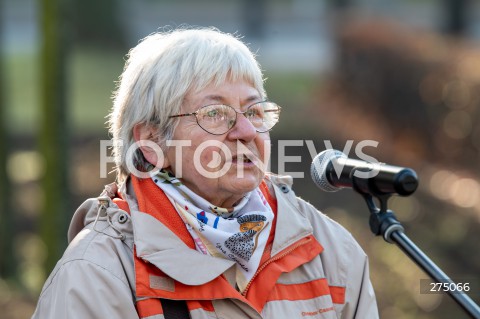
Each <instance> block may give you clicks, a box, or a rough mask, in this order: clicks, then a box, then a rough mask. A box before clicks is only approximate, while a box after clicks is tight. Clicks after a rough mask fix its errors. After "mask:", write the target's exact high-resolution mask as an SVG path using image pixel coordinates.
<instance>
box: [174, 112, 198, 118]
mask: <svg viewBox="0 0 480 319" xmlns="http://www.w3.org/2000/svg"><path fill="white" fill-rule="evenodd" d="M191 115H197V112H193V113H185V114H177V115H170V116H169V117H170V118H172V117H185V116H191Z"/></svg>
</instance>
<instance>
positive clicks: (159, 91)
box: [108, 28, 266, 182]
mask: <svg viewBox="0 0 480 319" xmlns="http://www.w3.org/2000/svg"><path fill="white" fill-rule="evenodd" d="M127 57H128V59H127V61H126V63H125V68H124V71H123V73H122V75H121V76H120V82H119V85H118V88H117V90H116V92H115V94H114V103H113V108H112V111H111V113H110V114H109V116H108V124H109V130H110V133H111V134H112V139H113V156H114V158H115V164H116V167H117V179H118V181H119V182H122V181H124V180H125V178H126V177H127V176H128V175H129V174H130V173H131V172H130V171H129V169H128V167H127V161H128V160H130V161H133V165H134V166H135V167H138V168H139V169H142V168H145V167H146V164H147V162H146V160H145V159H144V157H143V154H142V153H141V151H140V150H139V149H137V150H136V152H135V153H134V155H133V157H134V158H130V159H129V158H127V151H128V149H129V147H131V146H132V145H134V144H135V139H134V137H133V128H134V126H135V125H136V124H140V123H142V124H145V125H154V126H155V127H156V128H158V136H156V141H155V142H156V143H158V144H159V145H161V146H163V147H164V142H165V141H166V140H168V139H171V138H172V136H173V132H174V130H175V127H176V124H177V123H178V120H177V119H171V118H169V117H170V116H171V115H174V114H178V113H179V112H180V109H181V106H182V103H183V102H184V99H185V96H186V95H187V94H188V93H189V92H193V93H198V92H199V91H201V90H202V89H204V88H205V87H207V86H208V85H211V84H213V85H216V86H217V85H221V84H222V83H224V82H226V81H236V80H245V81H247V82H248V83H250V84H251V85H252V86H253V87H254V88H255V89H257V91H258V92H259V94H260V95H261V97H262V98H266V93H265V90H264V87H263V76H262V72H261V69H260V66H259V64H258V62H257V61H256V59H255V56H254V54H253V53H252V52H251V51H250V50H249V49H248V47H247V46H246V45H245V44H244V43H243V42H242V41H241V40H240V39H239V38H238V37H237V36H235V35H231V34H227V33H222V32H220V31H219V30H217V29H215V28H202V29H176V30H173V31H168V32H159V33H154V34H151V35H149V36H147V37H146V38H144V39H143V40H142V41H140V43H139V44H138V45H137V46H136V47H134V48H133V49H131V50H130V52H129V53H128V56H127Z"/></svg>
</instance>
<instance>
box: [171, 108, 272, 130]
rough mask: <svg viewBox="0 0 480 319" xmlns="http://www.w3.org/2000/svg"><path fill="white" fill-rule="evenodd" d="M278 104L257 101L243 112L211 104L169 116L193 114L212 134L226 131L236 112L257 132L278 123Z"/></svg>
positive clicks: (232, 125)
mask: <svg viewBox="0 0 480 319" xmlns="http://www.w3.org/2000/svg"><path fill="white" fill-rule="evenodd" d="M280 110H281V108H280V106H278V105H277V104H275V103H273V102H270V101H262V102H257V103H254V104H252V105H250V106H249V107H247V109H246V110H245V111H243V112H240V111H237V110H236V109H234V108H233V107H231V106H229V105H223V104H211V105H206V106H203V107H201V108H199V109H198V110H197V111H195V112H192V113H185V114H177V115H172V116H170V118H175V117H183V116H192V115H194V116H195V118H196V120H197V124H198V125H199V126H200V127H201V128H202V129H203V130H205V131H206V132H208V133H210V134H213V135H222V134H225V133H227V132H228V131H229V130H230V129H231V128H232V127H234V126H235V123H236V122H237V114H243V115H244V116H245V117H246V118H247V119H248V120H249V121H250V123H252V125H253V126H254V127H255V130H256V131H257V132H259V133H264V132H268V131H270V130H271V129H272V128H273V126H275V124H277V123H278V120H279V116H280Z"/></svg>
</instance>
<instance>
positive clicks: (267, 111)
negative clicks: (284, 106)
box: [33, 29, 378, 319]
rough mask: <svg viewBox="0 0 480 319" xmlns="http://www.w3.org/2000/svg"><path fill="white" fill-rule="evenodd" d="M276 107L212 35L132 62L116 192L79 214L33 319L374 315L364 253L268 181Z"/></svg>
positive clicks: (249, 61) (123, 85)
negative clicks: (271, 132)
mask: <svg viewBox="0 0 480 319" xmlns="http://www.w3.org/2000/svg"><path fill="white" fill-rule="evenodd" d="M279 114H280V107H279V106H278V105H277V104H275V103H274V102H270V101H268V100H267V97H266V93H265V91H264V88H263V77H262V73H261V71H260V68H259V65H258V63H257V62H256V60H255V58H254V56H253V54H252V53H251V52H250V50H249V49H248V48H247V47H246V46H245V45H244V44H243V43H242V42H241V41H240V40H238V39H237V38H235V37H234V36H232V35H229V34H224V33H221V32H219V31H218V30H215V29H186V30H174V31H171V32H165V33H156V34H153V35H150V36H148V37H147V38H145V39H144V40H143V41H142V42H141V43H140V44H138V45H137V46H136V47H135V48H134V49H132V50H131V51H130V53H129V57H128V61H127V63H126V67H125V70H124V72H123V74H122V76H121V81H120V85H119V87H118V90H117V92H116V95H115V101H114V107H113V111H112V112H111V114H110V130H111V133H112V135H113V144H114V154H115V158H116V163H117V167H118V171H117V179H118V185H119V186H118V187H117V186H116V184H111V185H108V186H107V187H106V189H105V191H104V192H103V193H102V195H101V196H100V197H99V198H96V199H90V200H87V201H86V202H85V203H84V204H83V205H82V206H81V207H80V208H79V209H78V210H77V211H76V213H75V215H74V217H73V220H72V222H71V225H70V229H69V234H68V235H69V241H70V245H69V247H68V249H67V250H66V252H65V254H64V256H63V257H62V259H61V260H60V261H59V262H58V264H57V266H56V267H55V269H54V270H53V272H52V274H51V275H50V277H49V278H48V280H47V282H46V284H45V286H44V288H43V291H42V293H41V296H40V299H39V303H38V306H37V309H36V312H35V314H34V315H33V317H34V318H82V319H84V318H229V319H231V318H303V317H307V318H369V319H371V318H377V317H378V313H377V305H376V301H375V295H374V291H373V289H372V286H371V283H370V279H369V271H368V262H367V256H366V255H365V253H364V252H363V251H362V249H361V248H360V247H359V245H358V244H357V243H356V241H355V240H354V239H353V238H352V236H351V235H350V234H349V233H348V232H347V231H346V230H345V229H344V228H342V227H341V226H340V225H338V224H337V223H335V222H334V221H332V220H330V219H329V218H328V217H326V216H325V215H322V214H321V213H319V212H318V211H317V210H316V209H315V208H314V207H312V206H310V205H309V204H308V203H306V202H304V201H303V200H301V199H299V198H297V197H296V196H295V194H294V192H293V191H292V189H291V185H292V179H291V178H289V177H279V176H275V175H273V174H268V173H266V172H265V166H266V163H268V160H269V151H270V146H269V130H271V129H272V128H273V126H274V125H275V124H276V123H277V122H278V120H279Z"/></svg>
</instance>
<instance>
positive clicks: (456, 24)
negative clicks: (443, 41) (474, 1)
mask: <svg viewBox="0 0 480 319" xmlns="http://www.w3.org/2000/svg"><path fill="white" fill-rule="evenodd" d="M443 3H444V5H443V8H444V10H443V11H444V14H445V31H446V32H447V33H449V34H452V35H463V34H464V33H465V32H466V31H467V28H468V12H469V10H468V9H469V5H470V3H471V1H470V0H444V1H443Z"/></svg>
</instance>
